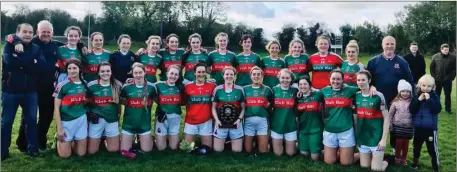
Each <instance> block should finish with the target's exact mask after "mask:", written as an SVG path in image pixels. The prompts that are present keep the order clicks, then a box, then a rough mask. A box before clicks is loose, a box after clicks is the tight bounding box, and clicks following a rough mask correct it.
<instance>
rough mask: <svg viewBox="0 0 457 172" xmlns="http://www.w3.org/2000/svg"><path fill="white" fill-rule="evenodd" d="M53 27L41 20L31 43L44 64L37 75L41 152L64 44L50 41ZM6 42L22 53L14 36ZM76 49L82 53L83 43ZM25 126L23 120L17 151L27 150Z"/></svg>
mask: <svg viewBox="0 0 457 172" xmlns="http://www.w3.org/2000/svg"><path fill="white" fill-rule="evenodd" d="M52 36H53V26H52V24H51V23H50V22H49V21H47V20H42V21H40V22H39V23H38V27H37V36H35V37H33V39H32V43H34V44H36V45H38V46H39V47H40V48H41V50H42V51H43V55H44V58H45V60H46V63H45V64H44V65H43V70H42V71H40V73H39V75H38V81H39V83H40V84H39V85H38V108H39V109H38V110H39V114H40V115H39V121H38V126H37V137H38V144H39V148H40V149H41V150H45V149H46V143H47V134H48V130H49V127H50V125H51V122H52V119H53V114H54V103H52V102H54V97H52V94H53V92H54V82H55V81H56V72H57V67H56V65H55V64H56V62H57V49H58V48H59V47H60V46H63V45H64V43H62V42H59V41H55V40H52V39H51V38H52ZM6 41H7V42H9V43H11V44H13V45H14V46H15V51H16V52H17V53H21V52H23V48H24V47H23V46H22V42H23V41H22V40H21V39H20V38H19V37H17V36H16V35H8V36H7V40H6ZM78 49H79V50H80V51H84V43H82V42H81V43H79V44H78ZM25 126H26V124H25V123H24V120H23V121H22V123H21V126H20V129H19V136H18V137H17V140H16V144H17V146H18V149H19V151H22V152H25V151H26V150H27V139H26V133H25V128H26V127H25Z"/></svg>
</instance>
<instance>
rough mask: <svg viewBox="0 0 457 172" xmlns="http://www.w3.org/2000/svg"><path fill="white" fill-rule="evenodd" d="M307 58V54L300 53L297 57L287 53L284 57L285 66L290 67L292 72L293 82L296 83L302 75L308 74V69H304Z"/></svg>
mask: <svg viewBox="0 0 457 172" xmlns="http://www.w3.org/2000/svg"><path fill="white" fill-rule="evenodd" d="M308 60H309V56H308V54H301V55H300V56H298V57H294V56H291V55H287V56H286V57H284V62H285V63H286V67H287V68H289V69H290V71H292V72H293V73H294V81H293V83H298V81H299V80H300V78H301V77H302V76H308V77H309V74H308V71H307V69H306V67H307V63H308Z"/></svg>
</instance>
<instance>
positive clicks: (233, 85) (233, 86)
mask: <svg viewBox="0 0 457 172" xmlns="http://www.w3.org/2000/svg"><path fill="white" fill-rule="evenodd" d="M222 88H224V90H225V89H226V88H225V84H224V85H222ZM234 88H235V84H232V90H233V89H234Z"/></svg>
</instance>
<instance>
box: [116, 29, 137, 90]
mask: <svg viewBox="0 0 457 172" xmlns="http://www.w3.org/2000/svg"><path fill="white" fill-rule="evenodd" d="M117 43H118V44H119V50H118V51H115V52H114V53H113V54H111V57H110V61H109V62H110V63H111V66H112V69H113V71H112V72H113V76H114V78H115V79H117V80H118V81H120V82H121V83H122V84H124V83H125V81H126V80H127V78H130V77H131V75H129V74H128V73H129V72H130V71H132V65H133V63H134V62H135V59H136V55H135V54H134V53H133V52H132V51H130V46H131V38H130V36H129V35H126V34H122V35H121V36H119V39H118V40H117Z"/></svg>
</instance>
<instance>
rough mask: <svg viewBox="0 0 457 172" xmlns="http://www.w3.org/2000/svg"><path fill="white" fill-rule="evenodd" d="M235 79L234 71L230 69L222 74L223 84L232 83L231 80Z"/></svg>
mask: <svg viewBox="0 0 457 172" xmlns="http://www.w3.org/2000/svg"><path fill="white" fill-rule="evenodd" d="M234 79H235V71H233V70H231V69H227V70H225V72H224V80H225V83H233V80H234Z"/></svg>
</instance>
